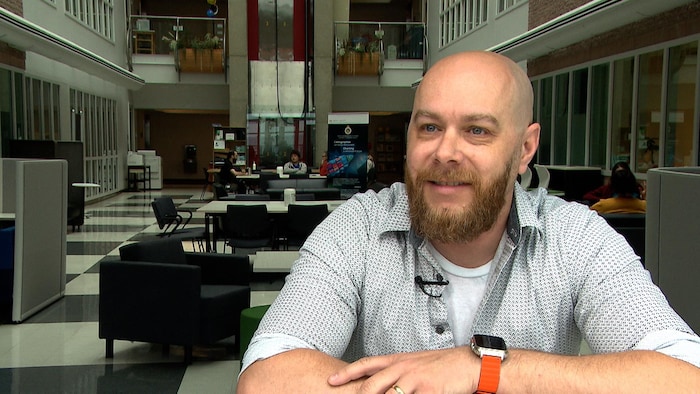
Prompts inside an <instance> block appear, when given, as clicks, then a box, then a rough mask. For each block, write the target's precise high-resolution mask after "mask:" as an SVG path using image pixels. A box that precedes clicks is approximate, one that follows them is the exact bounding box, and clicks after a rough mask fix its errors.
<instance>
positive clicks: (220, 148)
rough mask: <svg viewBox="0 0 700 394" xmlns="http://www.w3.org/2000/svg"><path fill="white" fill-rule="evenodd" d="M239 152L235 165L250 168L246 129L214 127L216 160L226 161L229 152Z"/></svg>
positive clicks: (214, 161)
mask: <svg viewBox="0 0 700 394" xmlns="http://www.w3.org/2000/svg"><path fill="white" fill-rule="evenodd" d="M232 150H235V151H236V152H238V161H236V163H235V165H237V166H242V167H248V140H247V138H246V129H245V127H228V126H217V125H215V126H214V160H213V161H212V164H213V163H216V159H217V158H221V159H225V158H226V155H227V154H228V152H229V151H232Z"/></svg>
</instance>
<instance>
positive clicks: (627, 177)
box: [591, 166, 647, 213]
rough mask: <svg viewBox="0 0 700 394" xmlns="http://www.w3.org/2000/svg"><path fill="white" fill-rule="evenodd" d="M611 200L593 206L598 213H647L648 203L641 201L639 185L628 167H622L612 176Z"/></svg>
mask: <svg viewBox="0 0 700 394" xmlns="http://www.w3.org/2000/svg"><path fill="white" fill-rule="evenodd" d="M609 186H610V193H611V194H612V196H611V197H610V198H603V199H601V200H600V201H598V202H597V203H595V204H593V205H592V206H591V209H592V210H594V211H597V212H598V213H645V212H646V211H647V202H646V201H645V200H642V199H641V195H640V189H639V184H637V179H636V178H635V177H634V174H633V173H632V171H631V170H630V168H629V167H628V166H620V167H617V168H616V169H615V170H613V172H612V174H610V185H609Z"/></svg>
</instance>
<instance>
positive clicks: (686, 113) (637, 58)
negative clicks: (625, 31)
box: [533, 41, 700, 173]
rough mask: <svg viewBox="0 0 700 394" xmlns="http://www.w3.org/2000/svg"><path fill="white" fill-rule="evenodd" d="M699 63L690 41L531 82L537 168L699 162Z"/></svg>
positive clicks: (637, 167) (643, 168)
mask: <svg viewBox="0 0 700 394" xmlns="http://www.w3.org/2000/svg"><path fill="white" fill-rule="evenodd" d="M697 64H698V41H692V42H688V43H683V44H680V45H676V46H673V47H667V48H661V49H654V50H652V51H649V50H647V51H643V50H640V51H639V53H637V54H635V55H632V56H630V55H626V57H620V58H617V59H612V60H610V61H607V62H605V63H601V64H593V65H590V66H588V67H586V68H579V69H575V70H571V71H568V72H565V73H561V71H560V73H559V74H556V75H554V76H544V77H542V78H540V79H535V80H533V87H534V88H535V89H534V91H535V98H536V102H535V109H536V112H535V120H536V121H537V122H539V123H540V125H541V126H542V131H541V134H540V149H539V152H538V154H539V156H538V159H537V161H538V163H540V164H567V165H584V166H594V167H600V168H610V167H611V166H613V165H614V164H615V163H617V162H619V161H624V162H628V163H630V166H631V167H632V168H633V169H634V171H635V172H636V173H645V172H647V171H648V170H649V169H650V168H656V167H661V166H664V167H680V166H694V165H697V163H698V151H699V150H700V148H699V147H698V146H697V141H698V140H700V135H699V134H700V130H699V128H698V126H697V122H698V121H697V119H696V118H697V117H698V116H697V110H698V109H697V105H698V100H697V86H698V78H699V77H698V73H699V72H700V70H698V66H697Z"/></svg>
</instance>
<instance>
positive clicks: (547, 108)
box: [537, 77, 553, 164]
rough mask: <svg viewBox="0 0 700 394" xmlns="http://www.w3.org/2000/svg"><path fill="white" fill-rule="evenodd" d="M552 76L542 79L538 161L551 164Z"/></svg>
mask: <svg viewBox="0 0 700 394" xmlns="http://www.w3.org/2000/svg"><path fill="white" fill-rule="evenodd" d="M552 84H553V82H552V78H551V77H549V78H544V79H542V80H541V81H540V100H539V101H540V119H539V122H540V127H541V130H540V148H539V150H538V153H537V154H538V158H537V162H538V163H540V164H551V162H550V160H551V155H550V151H551V149H552V107H553V106H552Z"/></svg>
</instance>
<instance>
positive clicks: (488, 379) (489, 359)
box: [476, 356, 501, 394]
mask: <svg viewBox="0 0 700 394" xmlns="http://www.w3.org/2000/svg"><path fill="white" fill-rule="evenodd" d="M500 378H501V358H500V357H496V356H483V357H481V373H480V374H479V387H477V389H476V393H477V394H493V393H495V392H496V390H498V382H499V380H500Z"/></svg>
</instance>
